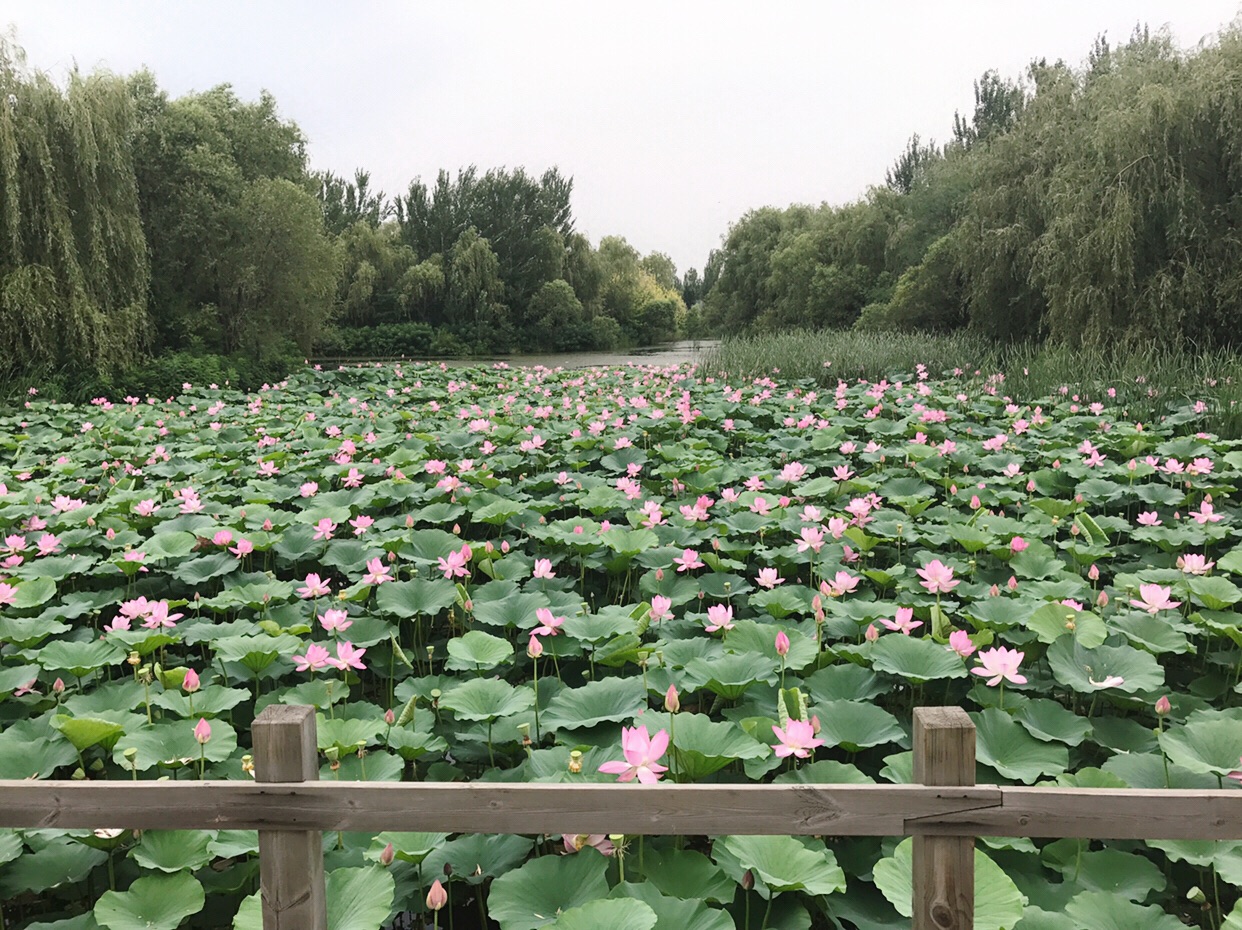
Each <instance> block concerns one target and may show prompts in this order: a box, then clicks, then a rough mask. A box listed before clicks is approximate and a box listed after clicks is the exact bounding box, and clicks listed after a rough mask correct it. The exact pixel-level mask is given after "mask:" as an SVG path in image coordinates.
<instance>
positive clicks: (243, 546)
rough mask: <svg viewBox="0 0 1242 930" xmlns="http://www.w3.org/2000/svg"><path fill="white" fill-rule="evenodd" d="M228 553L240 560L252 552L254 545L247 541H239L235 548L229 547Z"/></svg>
mask: <svg viewBox="0 0 1242 930" xmlns="http://www.w3.org/2000/svg"><path fill="white" fill-rule="evenodd" d="M229 552H231V553H233V555H235V556H237V557H238V558H239V559H240V558H242V556H247V555H250V553H252V552H254V543H252V542H251V541H250V540H248V539H239V540H237V545H236V546H230V547H229Z"/></svg>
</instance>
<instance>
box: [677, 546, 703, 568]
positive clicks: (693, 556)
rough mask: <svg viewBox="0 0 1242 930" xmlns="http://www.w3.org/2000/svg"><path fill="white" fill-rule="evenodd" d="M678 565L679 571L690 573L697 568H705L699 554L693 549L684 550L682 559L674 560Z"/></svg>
mask: <svg viewBox="0 0 1242 930" xmlns="http://www.w3.org/2000/svg"><path fill="white" fill-rule="evenodd" d="M673 562H674V563H675V564H676V565H677V571H679V572H688V571H692V570H694V569H696V568H703V567H704V566H703V561H702V560H701V559H700V558H699V554H698V553H697V552H696V551H694V550H693V549H683V550H682V551H681V557H680V558H676V559H673Z"/></svg>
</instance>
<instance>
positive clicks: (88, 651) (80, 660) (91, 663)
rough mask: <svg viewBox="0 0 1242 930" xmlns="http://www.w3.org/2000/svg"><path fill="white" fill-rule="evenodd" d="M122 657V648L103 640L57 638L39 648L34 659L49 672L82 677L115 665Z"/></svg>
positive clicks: (123, 656) (123, 653)
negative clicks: (78, 640)
mask: <svg viewBox="0 0 1242 930" xmlns="http://www.w3.org/2000/svg"><path fill="white" fill-rule="evenodd" d="M124 658H125V651H124V650H123V649H121V648H119V647H118V646H116V645H115V644H113V643H109V642H105V641H103V640H92V641H90V642H66V641H65V640H57V641H56V642H53V643H48V644H47V645H46V646H44V647H43V648H42V649H40V650H39V652H38V655H37V656H36V661H37V662H38V663H39V664H40V665H42V666H43V668H44V669H45V670H47V671H49V672H58V671H65V672H68V673H69V674H70V675H73V676H74V677H75V678H84V677H86V676H87V675H89V674H90V673H91V672H93V671H95V670H96V669H100V668H105V667H107V666H109V665H115V664H117V663H118V662H120V661H121V660H123V659H124Z"/></svg>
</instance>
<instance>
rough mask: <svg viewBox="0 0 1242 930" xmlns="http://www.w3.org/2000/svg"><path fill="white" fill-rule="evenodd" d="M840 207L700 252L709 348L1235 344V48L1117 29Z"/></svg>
mask: <svg viewBox="0 0 1242 930" xmlns="http://www.w3.org/2000/svg"><path fill="white" fill-rule="evenodd" d="M974 96H975V106H974V109H973V112H970V113H967V114H958V115H957V117H956V119H955V120H954V124H953V126H952V130H951V135H950V137H949V138H948V140H947V141H946V142H945V143H944V144H942V145H941V144H937V143H935V142H934V141H924V140H922V139H920V138H919V137H918V136H913V137H912V138H911V139H910V141H909V143H908V145H907V147H906V149H905V150H904V151H903V152H902V153H901V155H900V156H899V157H898V158H897V160H896V162H895V163H894V164H893V165H892V167H891V168H890V169H889V170H888V172H887V174H886V177H885V182H884V183H883V184H877V185H876V186H875V187H873V188H872V189H871V190H869V191H868V193H867V194H866V196H865V197H863V198H861V199H860V200H858V201H857V202H855V203H850V204H847V205H845V206H828V205H821V206H818V207H814V206H800V205H795V206H791V207H788V208H786V209H775V208H771V207H766V208H763V209H757V210H753V211H751V212H749V213H747V214H746V215H745V216H743V217H742V218H741V219H740V220H739V221H737V222H736V223H734V224H733V225H732V226H731V227H730V229H729V231H728V234H727V235H726V236H725V238H724V241H723V245H722V247H721V248H720V249H719V250H717V251H716V252H713V253H712V256H711V258H710V260H709V261H708V263H707V266H706V270H705V274H704V277H705V279H708V280H709V284H708V290H707V294H706V298H705V300H704V305H703V307H702V317H703V320H704V324H705V325H706V326H707V327H709V328H710V329H712V330H714V331H718V332H736V331H739V330H751V331H762V330H776V329H782V328H787V327H791V326H814V327H834V328H846V327H856V328H860V329H881V330H882V329H895V330H924V331H940V332H945V331H951V330H957V329H961V328H966V327H969V328H972V329H975V330H978V331H980V332H983V333H986V334H988V335H990V336H992V337H994V338H995V339H997V340H1001V341H1045V340H1046V341H1051V342H1058V343H1085V344H1089V345H1096V346H1112V347H1124V346H1126V345H1128V344H1135V343H1147V342H1151V341H1157V342H1160V343H1163V344H1168V345H1177V344H1190V343H1193V344H1195V345H1200V346H1202V345H1216V346H1236V345H1238V343H1239V342H1240V341H1242V327H1240V326H1239V325H1238V321H1239V313H1240V311H1239V307H1242V304H1240V303H1239V297H1242V232H1240V231H1242V31H1239V28H1238V27H1234V28H1231V29H1227V30H1225V31H1224V32H1222V34H1221V35H1220V36H1219V38H1218V39H1217V40H1216V41H1215V42H1213V43H1212V44H1210V45H1206V46H1204V47H1201V48H1199V49H1196V50H1194V51H1190V52H1184V51H1180V50H1179V49H1178V48H1177V47H1176V46H1175V44H1174V43H1173V41H1172V40H1171V38H1170V37H1169V36H1168V35H1167V34H1163V33H1161V34H1152V33H1150V32H1149V31H1147V30H1145V29H1139V30H1136V31H1135V33H1134V34H1133V35H1132V36H1131V37H1130V38H1129V40H1128V41H1127V42H1125V43H1124V44H1121V45H1119V46H1117V47H1113V46H1111V45H1110V43H1109V42H1108V41H1106V40H1105V39H1104V38H1100V39H1097V40H1096V42H1095V44H1094V46H1093V47H1092V48H1091V50H1090V52H1089V54H1088V56H1087V58H1086V61H1085V63H1084V64H1083V65H1082V66H1081V67H1076V68H1075V67H1071V66H1069V65H1067V64H1065V63H1064V62H1060V61H1058V62H1055V63H1051V64H1050V63H1048V62H1047V61H1044V60H1040V61H1036V62H1033V63H1032V64H1031V65H1030V67H1029V68H1028V69H1027V71H1026V73H1025V74H1024V75H1022V76H1021V77H1020V78H1017V79H1009V78H1004V77H1002V76H1000V75H999V74H997V73H996V72H994V71H990V72H988V73H986V74H984V75H983V77H982V78H981V79H980V80H979V81H977V82H976V83H975V94H974Z"/></svg>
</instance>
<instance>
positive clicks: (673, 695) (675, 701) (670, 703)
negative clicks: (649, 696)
mask: <svg viewBox="0 0 1242 930" xmlns="http://www.w3.org/2000/svg"><path fill="white" fill-rule="evenodd" d="M664 709H665V710H667V711H668V712H669V713H670V714H675V713H677V711H679V710H681V697H680V696H679V695H678V693H677V686H676V685H669V686H668V690H667V691H665V692H664Z"/></svg>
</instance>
